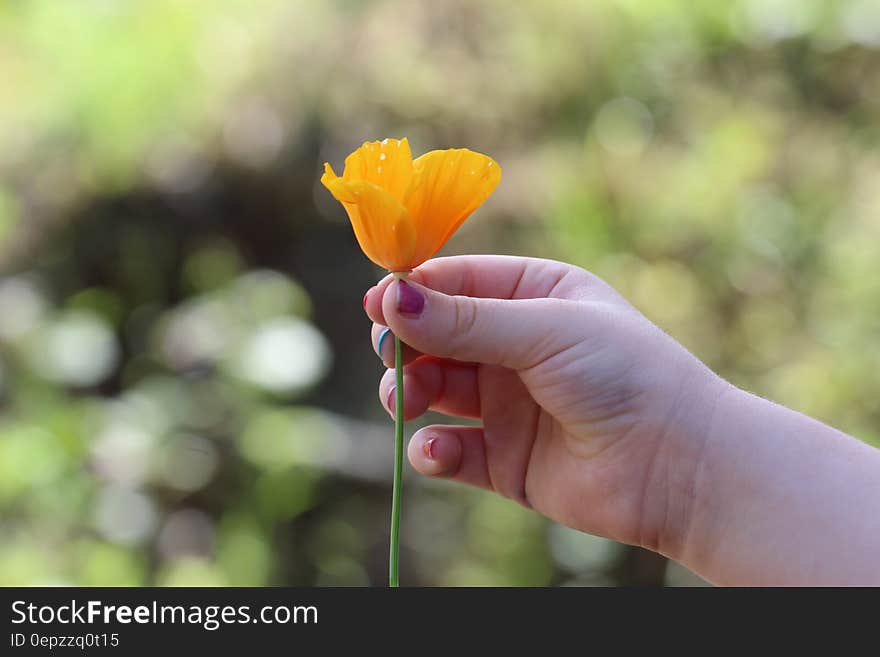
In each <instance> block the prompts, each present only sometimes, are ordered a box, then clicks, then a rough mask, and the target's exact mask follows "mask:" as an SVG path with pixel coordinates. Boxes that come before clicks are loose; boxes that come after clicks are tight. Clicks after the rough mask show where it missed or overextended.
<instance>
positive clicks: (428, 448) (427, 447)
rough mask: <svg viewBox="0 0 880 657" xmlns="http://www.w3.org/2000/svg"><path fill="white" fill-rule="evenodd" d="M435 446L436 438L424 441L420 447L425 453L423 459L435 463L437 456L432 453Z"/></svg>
mask: <svg viewBox="0 0 880 657" xmlns="http://www.w3.org/2000/svg"><path fill="white" fill-rule="evenodd" d="M436 444H437V439H436V438H431V439H429V440H426V441H425V444H424V445H422V451H424V452H425V458H427V459H430V460H431V461H435V460H436V459H437V455H436V454H435V453H434V446H435V445H436Z"/></svg>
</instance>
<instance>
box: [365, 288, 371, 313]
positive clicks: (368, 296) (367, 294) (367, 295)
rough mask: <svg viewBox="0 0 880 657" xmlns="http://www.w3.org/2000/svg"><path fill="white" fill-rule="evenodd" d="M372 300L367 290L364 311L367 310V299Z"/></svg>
mask: <svg viewBox="0 0 880 657" xmlns="http://www.w3.org/2000/svg"><path fill="white" fill-rule="evenodd" d="M369 298H370V291H369V290H367V293H366V294H365V295H364V310H366V309H367V299H369Z"/></svg>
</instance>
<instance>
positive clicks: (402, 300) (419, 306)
mask: <svg viewBox="0 0 880 657" xmlns="http://www.w3.org/2000/svg"><path fill="white" fill-rule="evenodd" d="M424 308H425V297H423V296H422V293H421V292H419V291H418V290H417V289H415V288H414V287H413V286H412V285H409V284H407V282H406V281H404V280H399V281H397V311H398V312H399V313H400V314H402V315H410V316H413V317H418V316H419V315H421V314H422V310H424Z"/></svg>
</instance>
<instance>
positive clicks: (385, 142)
mask: <svg viewBox="0 0 880 657" xmlns="http://www.w3.org/2000/svg"><path fill="white" fill-rule="evenodd" d="M386 144H388V137H385V139H383V140H382V145H383V146H385V145H386Z"/></svg>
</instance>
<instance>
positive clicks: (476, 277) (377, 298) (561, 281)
mask: <svg viewBox="0 0 880 657" xmlns="http://www.w3.org/2000/svg"><path fill="white" fill-rule="evenodd" d="M410 277H411V278H412V280H414V281H415V282H417V283H421V284H422V285H424V286H425V287H429V288H431V289H432V290H436V291H438V292H442V293H443V294H448V295H461V296H467V297H479V298H488V299H543V298H557V299H572V300H577V299H586V298H592V299H595V300H598V299H603V300H609V296H614V297H617V296H618V295H617V293H616V292H614V290H613V289H612V288H611V287H610V286H608V284H607V283H605V282H604V281H602V280H601V279H600V278H598V277H596V276H594V275H593V274H590V273H589V272H587V271H585V270H583V269H581V268H579V267H575V266H573V265H569V264H566V263H564V262H558V261H556V260H544V259H541V258H524V257H519V256H501V255H462V256H449V257H445V258H434V259H432V260H428V261H427V262H426V263H424V264H422V265H420V266H419V267H417V268H416V269H414V270H413V272H412V274H410ZM392 280H393V277H392V275H391V274H389V275H388V276H386V277H385V278H383V279H382V280H381V281H379V283H378V284H377V285H376V286H375V287H374V288H372V289H370V291H369V292H367V296H366V298H365V300H364V309H365V310H366V311H367V314H368V315H369V317H370V319H372V320H373V321H374V322H377V323H379V324H384V323H385V318H384V316H383V314H382V296H383V294H384V293H385V289H386V288H387V287H388V285H389V284H390V283H391V281H392Z"/></svg>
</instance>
